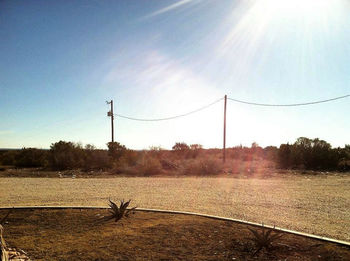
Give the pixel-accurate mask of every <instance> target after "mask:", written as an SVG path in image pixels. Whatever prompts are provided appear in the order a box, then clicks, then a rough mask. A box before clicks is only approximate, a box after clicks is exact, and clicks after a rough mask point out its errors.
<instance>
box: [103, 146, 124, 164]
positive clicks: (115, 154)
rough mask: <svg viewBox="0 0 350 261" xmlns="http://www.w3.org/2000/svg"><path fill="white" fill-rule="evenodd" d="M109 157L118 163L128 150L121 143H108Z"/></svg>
mask: <svg viewBox="0 0 350 261" xmlns="http://www.w3.org/2000/svg"><path fill="white" fill-rule="evenodd" d="M107 147H108V155H109V156H110V157H111V158H112V159H113V160H114V161H117V160H119V159H120V158H121V156H122V155H123V154H124V153H125V151H126V150H127V149H126V147H125V146H124V145H122V144H120V143H119V142H108V143H107Z"/></svg>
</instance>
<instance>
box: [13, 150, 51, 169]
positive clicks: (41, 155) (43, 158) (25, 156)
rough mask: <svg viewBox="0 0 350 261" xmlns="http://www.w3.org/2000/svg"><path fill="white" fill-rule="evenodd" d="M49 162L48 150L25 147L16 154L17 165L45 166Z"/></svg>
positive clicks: (25, 166)
mask: <svg viewBox="0 0 350 261" xmlns="http://www.w3.org/2000/svg"><path fill="white" fill-rule="evenodd" d="M47 164H48V155H47V151H45V150H40V149H36V148H23V149H21V150H20V151H18V153H17V154H16V156H15V166H16V167H22V168H23V167H24V168H32V167H45V166H47Z"/></svg>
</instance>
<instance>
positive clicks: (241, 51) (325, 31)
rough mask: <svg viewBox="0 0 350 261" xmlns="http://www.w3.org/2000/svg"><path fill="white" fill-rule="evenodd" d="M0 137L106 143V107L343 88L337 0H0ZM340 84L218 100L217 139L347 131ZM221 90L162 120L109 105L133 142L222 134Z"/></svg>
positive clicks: (342, 7)
mask: <svg viewBox="0 0 350 261" xmlns="http://www.w3.org/2000/svg"><path fill="white" fill-rule="evenodd" d="M0 10H1V11H0V20H1V23H0V39H1V41H0V119H1V120H0V148H22V147H38V148H49V147H50V144H51V143H53V142H57V141H59V140H65V141H74V142H82V143H83V144H87V143H89V144H94V145H95V146H96V147H98V148H106V143H107V142H108V141H110V118H108V117H107V111H108V110H109V107H108V105H106V103H105V101H106V100H111V99H113V100H114V103H115V107H114V111H115V113H119V114H122V115H126V116H130V117H136V118H163V117H169V116H173V115H179V114H184V113H187V112H189V111H193V110H195V109H197V108H199V107H202V106H205V105H207V104H209V103H211V102H213V101H215V100H217V99H220V98H222V97H223V96H224V95H225V94H227V95H228V96H229V97H230V98H234V99H240V100H245V101H250V102H258V103H273V104H289V103H303V102H309V101H316V100H323V99H328V98H334V97H338V96H343V95H348V94H350V87H349V86H350V67H349V64H350V45H349V43H350V16H349V15H348V14H349V11H350V2H349V1H347V0H333V1H330V0H304V1H302V0H285V1H278V0H261V1H243V0H241V1H229V0H221V1H215V2H214V1H210V0H180V1H170V0H164V1H160V0H150V1H136V0H129V1H94V0H84V1H59V2H58V1H52V2H51V1H50V2H49V1H43V0H42V1H35V2H34V1H16V0H15V1H1V2H0ZM349 111H350V98H346V99H341V100H336V101H333V102H329V103H322V104H315V105H310V106H300V107H259V106H250V105H246V104H239V103H234V102H233V101H228V104H227V147H233V146H236V145H240V144H242V145H245V146H250V144H251V143H252V142H257V143H258V144H259V145H260V146H262V147H265V146H268V145H275V146H279V145H280V144H281V143H287V142H289V143H294V141H295V140H296V139H297V138H298V137H301V136H303V137H308V138H320V139H323V140H326V141H327V142H330V143H331V144H332V146H333V147H338V146H341V147H343V146H344V145H345V144H349V143H350V140H349V134H348V133H349V130H350V121H349ZM222 131H223V102H222V101H220V102H219V103H216V104H214V105H213V106H211V107H209V108H207V109H205V110H203V111H200V112H198V113H195V114H191V115H189V116H186V117H182V118H178V119H174V120H169V121H160V122H137V121H130V120H128V119H123V118H119V117H116V118H115V140H116V141H118V142H120V143H122V144H124V145H126V146H127V147H128V148H132V149H145V148H149V147H150V146H161V147H163V148H167V149H170V148H171V146H172V145H174V143H175V142H182V141H183V142H186V143H188V144H193V143H199V144H202V145H203V146H204V147H206V148H211V147H218V148H220V147H221V146H222Z"/></svg>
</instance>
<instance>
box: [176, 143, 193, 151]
mask: <svg viewBox="0 0 350 261" xmlns="http://www.w3.org/2000/svg"><path fill="white" fill-rule="evenodd" d="M172 149H173V150H175V151H186V150H189V149H190V147H189V146H188V145H187V144H186V143H185V142H176V143H175V145H174V146H173V147H172Z"/></svg>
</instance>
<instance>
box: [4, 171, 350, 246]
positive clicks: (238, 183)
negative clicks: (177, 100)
mask: <svg viewBox="0 0 350 261" xmlns="http://www.w3.org/2000/svg"><path fill="white" fill-rule="evenodd" d="M0 186H1V190H0V206H2V207H12V206H33V205H39V206H43V205H50V206H68V205H82V206H88V205H95V206H107V200H108V198H109V197H110V198H111V199H114V200H117V199H121V198H124V199H132V203H133V204H134V205H137V206H138V207H142V208H157V209H171V210H181V211H193V212H199V213H204V214H212V215H218V216H225V217H231V218H238V219H243V220H247V221H253V222H258V223H262V222H263V223H264V224H267V225H274V224H275V225H276V226H278V227H283V228H287V229H294V230H297V231H302V232H307V233H311V234H315V235H321V236H327V237H331V238H336V239H341V240H345V241H350V230H349V227H350V176H349V175H347V176H346V175H345V176H344V175H342V176H341V175H336V174H332V175H322V176H312V175H306V176H305V175H295V176H285V177H271V178H244V177H241V178H209V177H208V178H205V177H198V178H196V177H188V178H165V177H164V178H161V177H159V178H152V177H147V178H141V177H130V178H127V177H121V178H91V179H89V178H75V179H73V178H0Z"/></svg>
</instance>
